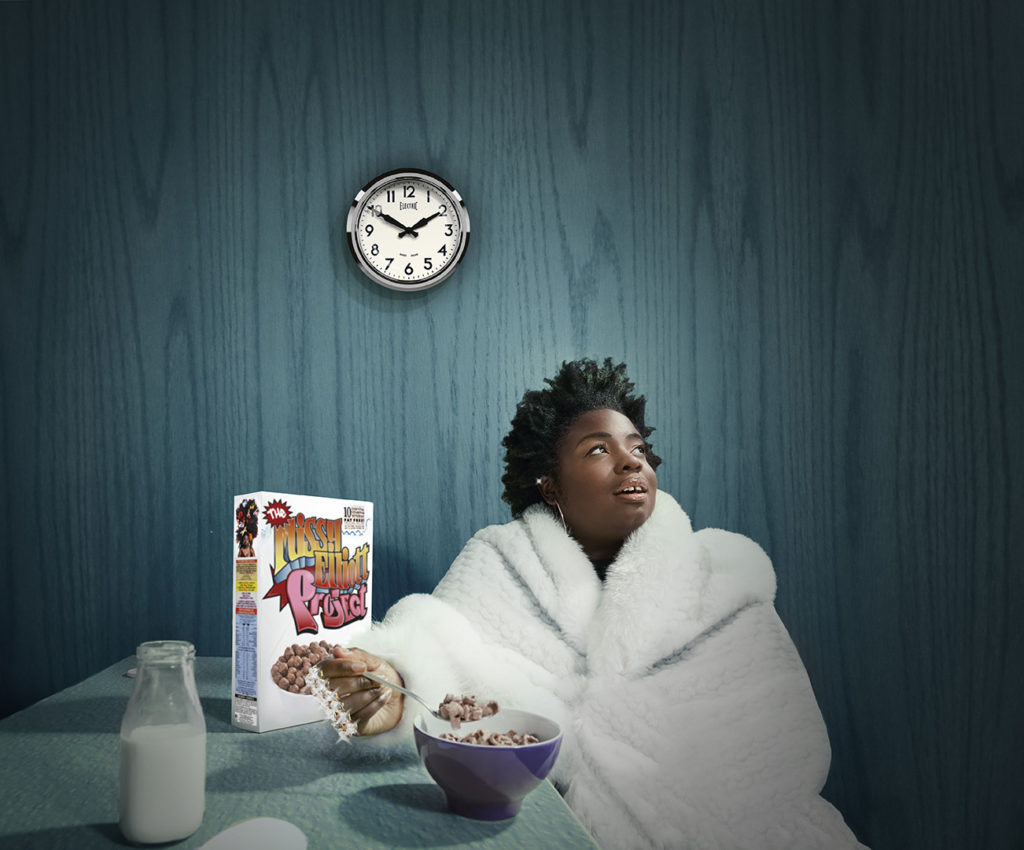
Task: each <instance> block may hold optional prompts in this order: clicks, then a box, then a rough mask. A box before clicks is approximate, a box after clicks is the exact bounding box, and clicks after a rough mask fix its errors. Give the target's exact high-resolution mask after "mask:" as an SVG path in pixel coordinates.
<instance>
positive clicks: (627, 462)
mask: <svg viewBox="0 0 1024 850" xmlns="http://www.w3.org/2000/svg"><path fill="white" fill-rule="evenodd" d="M616 461H617V465H618V467H619V469H623V470H630V469H640V467H641V466H642V465H643V459H642V458H640V457H638V456H637V455H635V454H633V452H632V451H630V450H629V449H625V448H623V449H619V457H617V458H616Z"/></svg>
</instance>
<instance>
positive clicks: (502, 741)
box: [441, 729, 540, 747]
mask: <svg viewBox="0 0 1024 850" xmlns="http://www.w3.org/2000/svg"><path fill="white" fill-rule="evenodd" d="M441 737H442V738H443V739H444V740H446V741H457V742H458V743H460V744H477V745H478V746H484V747H521V746H523V745H524V744H538V743H540V738H538V737H537V736H536V735H534V734H532V733H530V732H523V733H520V732H516V731H515V730H514V729H509V730H508V731H507V732H485V731H484V730H483V729H476V730H475V731H473V732H470V733H469V734H468V735H465V736H463V737H462V738H460V737H459V736H458V735H456V734H455V733H454V732H445V733H444V734H443V735H442V736H441Z"/></svg>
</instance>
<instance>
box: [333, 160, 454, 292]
mask: <svg viewBox="0 0 1024 850" xmlns="http://www.w3.org/2000/svg"><path fill="white" fill-rule="evenodd" d="M345 230H346V233H347V236H348V245H349V248H350V249H351V250H352V255H353V256H354V257H355V259H356V262H357V263H358V264H359V268H360V269H362V270H363V272H364V273H365V274H366V275H367V276H368V277H369V278H370V279H371V280H373V281H374V282H375V283H379V284H380V285H381V286H386V287H387V288H388V289H395V290H399V291H401V292H415V291H419V290H421V289H428V288H429V287H431V286H436V285H437V284H439V283H440V282H441V281H442V280H444V279H445V278H446V277H448V275H450V274H451V273H452V272H453V271H454V270H455V267H456V266H457V265H458V264H459V261H460V260H461V259H462V258H463V256H464V255H465V253H466V245H467V244H468V243H469V213H468V212H467V211H466V204H465V203H464V202H463V200H462V198H461V196H460V195H459V193H458V192H456V191H455V189H454V188H453V187H452V186H451V185H449V184H448V183H447V182H446V181H445V180H443V179H442V178H440V177H438V176H437V175H436V174H431V173H430V172H429V171H421V170H417V169H406V170H399V171H389V172H387V173H386V174H381V175H380V176H379V177H375V178H374V179H373V180H371V181H370V182H369V183H367V184H366V186H364V187H363V188H362V189H361V190H360V191H359V194H357V195H356V197H355V200H354V201H353V202H352V208H351V209H350V210H349V213H348V221H347V223H346V227H345Z"/></svg>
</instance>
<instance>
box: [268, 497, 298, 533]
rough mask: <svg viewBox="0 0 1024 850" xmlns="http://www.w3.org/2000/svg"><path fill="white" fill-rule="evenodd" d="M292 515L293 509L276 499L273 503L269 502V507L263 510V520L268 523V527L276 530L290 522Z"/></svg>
mask: <svg viewBox="0 0 1024 850" xmlns="http://www.w3.org/2000/svg"><path fill="white" fill-rule="evenodd" d="M291 515H292V509H291V508H290V507H288V505H286V504H285V503H284V502H282V501H281V500H280V499H274V501H272V502H267V506H266V507H265V508H264V509H263V518H264V519H265V520H266V521H267V524H268V525H271V526H273V527H274V528H276V527H277V526H279V525H284V524H285V523H286V522H288V519H289V518H290V517H291Z"/></svg>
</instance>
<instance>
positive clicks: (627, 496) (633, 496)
mask: <svg viewBox="0 0 1024 850" xmlns="http://www.w3.org/2000/svg"><path fill="white" fill-rule="evenodd" d="M614 495H615V497H616V498H618V499H622V500H623V501H625V502H645V501H647V485H646V484H642V483H639V482H631V483H629V484H627V485H625V486H624V487H620V488H619V489H618V490H616V491H615V494H614Z"/></svg>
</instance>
